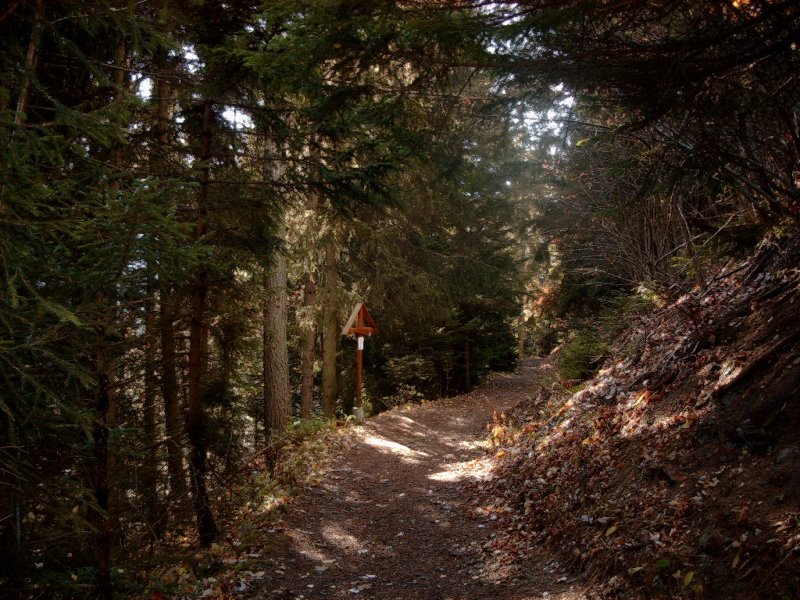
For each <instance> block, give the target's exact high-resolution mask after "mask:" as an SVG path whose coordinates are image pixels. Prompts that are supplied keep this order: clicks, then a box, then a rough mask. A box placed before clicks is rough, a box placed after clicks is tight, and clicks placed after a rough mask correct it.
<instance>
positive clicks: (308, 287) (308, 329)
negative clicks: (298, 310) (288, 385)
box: [300, 273, 317, 419]
mask: <svg viewBox="0 0 800 600" xmlns="http://www.w3.org/2000/svg"><path fill="white" fill-rule="evenodd" d="M316 304H317V284H316V283H315V282H314V279H313V278H312V276H311V274H310V273H307V274H306V280H305V284H304V285H303V307H304V308H305V319H306V320H307V322H305V323H303V354H302V357H301V363H300V416H301V417H303V418H304V419H308V418H310V417H311V414H312V413H313V412H314V362H315V361H316V353H315V352H314V346H315V345H316V338H317V332H316V331H315V330H314V309H315V307H316Z"/></svg>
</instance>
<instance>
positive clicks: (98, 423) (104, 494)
mask: <svg viewBox="0 0 800 600" xmlns="http://www.w3.org/2000/svg"><path fill="white" fill-rule="evenodd" d="M97 317H98V326H97V345H96V355H95V377H96V379H97V384H96V388H95V420H94V430H93V432H92V437H93V439H94V462H95V474H94V498H95V503H96V506H95V509H94V514H93V519H92V520H93V522H94V527H95V532H96V533H95V551H96V556H97V558H96V561H97V565H96V566H97V579H96V581H95V594H96V597H97V598H99V599H101V600H106V599H108V598H111V595H112V587H111V536H112V530H111V521H110V519H109V516H108V498H109V468H108V437H109V436H108V413H109V408H110V404H111V402H110V395H109V378H108V360H107V356H106V331H105V319H106V315H105V295H104V294H103V292H102V291H101V292H98V294H97Z"/></svg>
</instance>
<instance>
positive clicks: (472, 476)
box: [242, 359, 585, 600]
mask: <svg viewBox="0 0 800 600" xmlns="http://www.w3.org/2000/svg"><path fill="white" fill-rule="evenodd" d="M538 366H539V362H538V361H536V360H533V359H532V360H528V361H525V362H523V363H522V365H521V366H520V368H519V370H518V371H517V372H516V373H513V374H503V375H496V376H495V377H494V378H493V379H492V380H491V381H490V382H488V383H487V384H485V385H483V386H481V387H480V388H477V389H475V390H474V391H473V392H471V393H469V394H465V395H462V396H458V397H456V398H452V399H449V400H442V401H436V402H429V403H425V404H422V405H414V406H406V407H402V408H399V409H395V410H392V411H389V412H387V413H384V414H381V415H379V416H378V417H375V418H373V419H370V420H369V421H368V422H367V423H366V425H364V426H363V427H359V428H358V429H359V431H358V434H357V436H356V438H355V439H356V441H355V443H354V444H353V445H352V447H351V449H350V450H349V451H348V452H347V453H346V454H345V455H344V457H343V460H342V461H341V462H339V463H337V465H335V466H334V467H333V468H332V469H331V470H330V471H329V472H328V474H327V476H326V477H325V479H324V481H323V482H322V483H321V484H320V485H318V486H316V487H312V488H310V489H307V490H304V491H303V493H302V495H301V496H300V497H299V498H298V499H297V500H296V501H294V502H293V503H292V504H291V506H290V507H289V508H288V510H287V511H286V512H285V513H284V514H283V515H282V517H281V518H280V520H279V521H278V523H277V524H276V525H275V527H274V529H273V530H272V532H271V539H272V540H273V542H274V543H272V544H271V545H270V548H264V549H263V551H262V552H261V554H260V558H259V561H263V562H262V563H261V564H262V567H261V568H262V569H263V573H264V576H263V578H262V579H261V580H259V581H256V582H253V584H252V585H251V586H250V587H249V589H247V590H246V591H244V593H243V594H242V596H243V597H246V598H292V599H299V598H309V599H310V598H398V599H431V600H435V599H441V600H445V599H452V600H456V599H478V598H481V599H483V598H503V599H520V600H522V599H533V598H548V599H558V600H578V599H579V598H585V596H584V594H583V592H582V588H581V583H580V582H576V581H575V580H574V579H573V578H572V577H571V576H570V574H569V573H567V572H566V571H565V570H563V569H562V568H561V567H560V566H559V563H558V562H557V561H556V560H555V558H554V556H552V555H548V554H546V553H544V552H542V553H541V554H540V555H537V556H536V557H535V559H533V560H528V561H526V563H525V564H524V565H520V564H519V563H514V565H515V566H514V567H512V568H509V567H508V566H507V565H508V563H509V561H508V560H504V559H507V557H503V556H500V555H499V553H498V552H495V551H491V550H489V549H488V547H489V542H490V541H491V539H492V538H493V537H494V536H495V535H496V533H495V532H494V531H493V526H494V521H493V520H492V516H491V514H490V513H489V512H488V511H482V510H481V506H480V504H481V502H480V499H479V498H478V499H476V498H475V497H474V490H475V489H476V486H475V481H476V480H481V479H484V478H488V477H491V474H490V465H491V459H492V456H493V452H492V448H491V444H490V443H489V442H488V436H487V429H488V428H487V423H491V421H492V416H493V413H499V412H502V411H505V410H508V409H510V408H511V407H513V406H514V405H515V404H517V403H518V402H520V401H524V400H526V399H529V397H530V394H531V392H532V389H533V388H534V386H535V383H536V380H537V378H538V374H539V371H538ZM484 546H485V547H486V548H484Z"/></svg>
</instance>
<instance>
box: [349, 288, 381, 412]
mask: <svg viewBox="0 0 800 600" xmlns="http://www.w3.org/2000/svg"><path fill="white" fill-rule="evenodd" d="M373 333H378V326H377V325H375V321H373V320H372V315H371V314H369V310H367V305H366V304H364V303H363V302H359V303H358V304H356V307H355V308H354V309H353V312H352V313H351V314H350V318H349V319H348V320H347V325H345V326H344V328H343V329H342V335H349V336H353V337H355V338H356V400H355V403H354V406H353V415H355V418H356V421H358V422H359V423H363V422H364V407H363V406H362V405H361V367H362V364H363V353H364V337H365V336H368V335H372V334H373Z"/></svg>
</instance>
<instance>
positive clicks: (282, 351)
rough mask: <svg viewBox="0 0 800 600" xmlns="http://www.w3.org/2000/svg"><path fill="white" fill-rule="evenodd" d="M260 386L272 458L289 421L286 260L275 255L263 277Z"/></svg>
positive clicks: (267, 442) (266, 432)
mask: <svg viewBox="0 0 800 600" xmlns="http://www.w3.org/2000/svg"><path fill="white" fill-rule="evenodd" d="M264 292H265V295H266V297H265V299H264V308H263V330H262V334H263V342H264V348H263V359H264V360H263V362H264V365H263V384H264V432H265V437H266V447H267V453H268V455H269V456H272V457H274V452H275V451H276V450H277V445H278V444H279V443H280V437H281V434H283V432H284V431H285V430H286V426H287V425H288V424H289V419H290V418H291V402H290V397H289V350H288V346H287V339H286V320H287V316H286V256H285V255H284V254H283V253H282V252H280V251H279V252H277V253H276V254H275V256H274V257H273V260H272V265H271V266H270V267H268V268H267V271H266V273H265V277H264Z"/></svg>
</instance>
